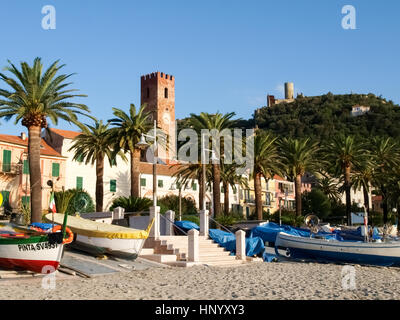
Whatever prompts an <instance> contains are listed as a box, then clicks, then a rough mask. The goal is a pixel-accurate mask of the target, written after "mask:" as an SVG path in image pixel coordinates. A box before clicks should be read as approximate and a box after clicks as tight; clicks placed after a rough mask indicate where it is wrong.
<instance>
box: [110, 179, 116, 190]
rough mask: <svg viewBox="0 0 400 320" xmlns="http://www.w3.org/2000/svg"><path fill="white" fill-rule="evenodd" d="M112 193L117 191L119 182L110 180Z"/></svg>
mask: <svg viewBox="0 0 400 320" xmlns="http://www.w3.org/2000/svg"><path fill="white" fill-rule="evenodd" d="M110 191H111V192H115V191H117V180H110Z"/></svg>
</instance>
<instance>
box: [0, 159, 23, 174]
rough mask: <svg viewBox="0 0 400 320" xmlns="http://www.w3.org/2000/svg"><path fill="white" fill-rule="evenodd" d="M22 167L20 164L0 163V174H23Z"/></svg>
mask: <svg viewBox="0 0 400 320" xmlns="http://www.w3.org/2000/svg"><path fill="white" fill-rule="evenodd" d="M21 172H22V165H21V164H18V163H2V162H0V173H3V174H15V175H18V174H21Z"/></svg>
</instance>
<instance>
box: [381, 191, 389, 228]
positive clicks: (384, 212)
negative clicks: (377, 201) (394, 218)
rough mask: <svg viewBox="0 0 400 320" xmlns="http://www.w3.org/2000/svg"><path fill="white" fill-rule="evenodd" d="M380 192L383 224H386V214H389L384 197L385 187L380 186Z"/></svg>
mask: <svg viewBox="0 0 400 320" xmlns="http://www.w3.org/2000/svg"><path fill="white" fill-rule="evenodd" d="M381 191H382V211H383V223H385V224H386V223H387V221H388V213H389V208H388V207H389V206H388V201H387V197H386V187H385V186H384V185H382V186H381Z"/></svg>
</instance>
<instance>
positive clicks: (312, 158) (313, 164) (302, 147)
mask: <svg viewBox="0 0 400 320" xmlns="http://www.w3.org/2000/svg"><path fill="white" fill-rule="evenodd" d="M279 147H280V148H279V149H280V154H281V157H282V165H283V169H284V172H285V173H286V175H287V176H288V177H290V178H291V179H292V181H294V187H295V198H296V215H297V216H300V215H301V178H302V177H303V175H304V174H305V173H306V172H311V173H313V172H315V171H316V170H317V168H318V166H319V165H320V164H321V159H318V158H317V156H316V155H317V152H318V150H319V149H318V145H317V143H313V142H311V141H310V139H302V140H297V139H292V138H284V139H282V140H281V141H280V143H279Z"/></svg>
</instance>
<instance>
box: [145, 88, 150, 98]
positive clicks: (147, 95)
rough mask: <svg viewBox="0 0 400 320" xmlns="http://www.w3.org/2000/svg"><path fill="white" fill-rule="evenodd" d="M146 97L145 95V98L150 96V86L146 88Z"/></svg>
mask: <svg viewBox="0 0 400 320" xmlns="http://www.w3.org/2000/svg"><path fill="white" fill-rule="evenodd" d="M146 97H147V98H150V88H147V89H146Z"/></svg>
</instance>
